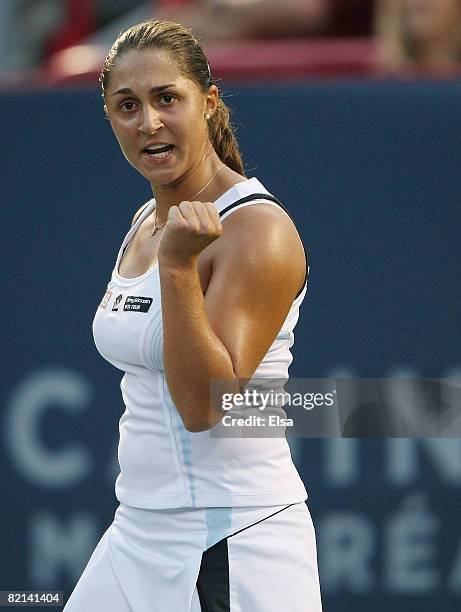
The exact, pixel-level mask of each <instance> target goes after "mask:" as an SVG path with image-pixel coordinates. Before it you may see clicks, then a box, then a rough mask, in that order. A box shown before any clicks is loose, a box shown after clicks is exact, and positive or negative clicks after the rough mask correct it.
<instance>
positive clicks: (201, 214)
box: [158, 201, 222, 265]
mask: <svg viewBox="0 0 461 612" xmlns="http://www.w3.org/2000/svg"><path fill="white" fill-rule="evenodd" d="M221 234H222V225H221V220H220V218H219V213H218V211H217V209H216V207H215V206H214V204H212V203H211V202H186V201H185V202H181V204H179V206H172V207H171V208H170V210H169V211H168V219H167V223H166V225H165V229H164V230H163V234H162V238H161V240H160V244H159V252H158V259H159V263H161V262H168V263H170V264H172V265H184V264H186V265H187V264H189V263H191V262H192V261H193V260H195V259H196V258H197V256H198V255H199V254H200V253H201V252H202V251H203V250H204V249H205V248H206V247H207V246H208V245H209V244H211V243H212V242H214V241H215V240H216V239H217V238H219V237H220V236H221Z"/></svg>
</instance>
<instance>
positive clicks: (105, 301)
mask: <svg viewBox="0 0 461 612" xmlns="http://www.w3.org/2000/svg"><path fill="white" fill-rule="evenodd" d="M111 297H112V291H106V293H105V294H104V295H103V297H102V300H101V303H100V304H99V306H100V308H104V309H105V308H106V306H107V304H108V303H109V302H110V298H111Z"/></svg>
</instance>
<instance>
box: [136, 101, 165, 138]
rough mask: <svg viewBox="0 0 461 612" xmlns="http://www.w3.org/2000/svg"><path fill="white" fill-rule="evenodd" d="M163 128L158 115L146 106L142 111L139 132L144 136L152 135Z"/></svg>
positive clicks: (150, 107) (153, 109)
mask: <svg viewBox="0 0 461 612" xmlns="http://www.w3.org/2000/svg"><path fill="white" fill-rule="evenodd" d="M162 127H163V121H162V119H161V117H160V113H159V112H158V111H157V110H156V109H155V108H153V107H152V106H150V105H146V106H145V107H144V109H143V113H142V118H141V123H140V125H139V128H138V129H139V131H140V132H143V133H145V134H148V135H150V134H154V133H155V132H157V131H158V130H160V129H161V128H162Z"/></svg>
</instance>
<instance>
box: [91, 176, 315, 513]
mask: <svg viewBox="0 0 461 612" xmlns="http://www.w3.org/2000/svg"><path fill="white" fill-rule="evenodd" d="M252 194H268V196H269V197H271V196H270V194H269V192H268V191H267V190H266V189H265V188H264V187H263V185H262V184H261V183H260V182H259V181H258V180H257V179H256V178H253V179H249V180H246V181H244V182H241V183H237V184H236V185H234V186H233V187H231V188H230V189H229V190H228V191H226V193H224V194H223V195H222V196H221V197H220V198H218V200H216V202H215V206H216V207H217V209H218V211H219V212H220V215H221V220H223V219H225V218H226V217H227V216H228V215H229V214H232V212H233V211H234V210H237V209H238V208H241V207H242V206H249V205H251V204H253V203H261V201H263V202H266V203H268V204H271V205H274V206H278V204H276V203H275V202H274V201H270V200H266V199H264V196H262V198H261V199H257V200H252V201H243V202H241V203H240V204H238V205H237V206H232V204H234V203H235V202H237V201H240V200H242V199H246V198H248V196H251V195H252ZM154 208H155V200H151V201H149V202H148V203H147V205H146V206H145V208H144V209H143V211H142V213H141V214H140V216H139V218H138V219H137V221H136V223H135V224H134V225H133V226H132V227H131V229H130V230H129V231H128V233H127V234H126V236H125V239H124V240H123V243H122V245H121V247H120V250H119V253H118V256H117V260H116V263H115V266H114V269H113V271H112V277H111V280H110V282H109V284H108V285H107V291H106V293H105V295H104V297H103V299H102V301H101V304H100V305H99V307H98V308H97V311H96V315H95V318H94V321H93V336H94V341H95V344H96V347H97V349H98V351H99V352H100V353H101V355H102V356H103V357H104V358H105V359H106V360H107V361H109V362H110V363H111V364H112V365H114V366H115V367H116V368H119V369H120V370H122V371H123V372H124V373H125V374H124V376H123V378H122V381H121V384H120V387H121V391H122V396H123V401H124V404H125V412H124V414H123V415H122V417H121V419H120V424H119V430H120V442H119V447H118V459H119V463H120V474H119V476H118V477H117V480H116V484H115V492H116V496H117V499H118V500H119V501H120V502H121V503H124V504H127V505H129V506H134V507H137V508H146V509H155V508H183V507H233V506H246V507H251V506H273V505H282V504H291V503H297V502H301V501H304V500H305V499H306V498H307V493H306V490H305V488H304V485H303V483H302V481H301V479H300V477H299V475H298V472H297V471H296V468H295V466H294V465H293V462H292V459H291V454H290V449H289V446H288V443H287V441H286V439H285V437H282V438H236V437H229V438H223V437H219V438H218V437H211V436H210V431H202V432H197V433H194V432H189V431H187V429H186V428H185V427H184V425H183V423H182V420H181V418H180V416H179V414H178V411H177V410H176V407H175V406H174V404H173V401H172V399H171V396H170V393H169V390H168V387H167V384H166V380H165V375H164V367H163V345H162V311H161V299H160V278H159V273H158V264H156V265H154V266H152V267H151V268H150V269H149V270H147V272H145V273H144V274H142V275H141V276H137V277H135V278H124V277H122V276H120V274H119V273H118V267H119V263H120V260H121V257H122V253H123V251H124V248H125V247H126V246H127V245H128V243H129V241H130V240H131V239H132V237H133V235H134V234H135V232H136V231H137V229H138V227H139V226H140V224H141V223H142V222H143V220H144V219H145V217H146V216H147V215H149V214H150V213H151V212H152V210H153V209H154ZM306 289H307V284H305V285H304V287H303V289H302V290H301V292H300V293H299V294H298V296H297V297H296V299H295V300H294V302H293V304H292V306H291V308H290V311H289V313H288V316H287V318H286V320H285V322H284V324H283V325H282V328H281V329H280V332H279V333H278V335H277V337H276V339H275V340H274V342H273V344H272V346H271V347H270V349H269V351H268V352H267V354H266V356H265V357H264V359H263V360H262V362H261V363H260V365H259V367H258V369H257V370H256V372H255V374H254V378H257V377H261V378H273V379H288V366H289V365H290V363H291V361H292V355H291V353H290V347H291V346H292V345H293V342H294V335H293V329H294V327H295V325H296V322H297V320H298V317H299V306H300V304H301V302H302V300H303V298H304V296H305V294H306Z"/></svg>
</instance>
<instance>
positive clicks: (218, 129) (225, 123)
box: [208, 97, 245, 176]
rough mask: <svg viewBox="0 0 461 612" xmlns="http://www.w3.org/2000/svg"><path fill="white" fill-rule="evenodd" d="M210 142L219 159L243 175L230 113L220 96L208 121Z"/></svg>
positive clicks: (243, 171)
mask: <svg viewBox="0 0 461 612" xmlns="http://www.w3.org/2000/svg"><path fill="white" fill-rule="evenodd" d="M208 131H209V134H210V140H211V144H212V145H213V148H214V150H215V151H216V153H217V154H218V157H219V159H220V160H221V161H222V162H224V163H225V164H226V166H229V168H231V169H232V170H234V171H235V172H238V173H239V174H242V175H243V176H245V170H244V167H243V161H242V156H241V153H240V149H239V146H238V143H237V139H236V138H235V135H234V130H233V128H232V125H231V123H230V113H229V109H228V108H227V106H226V104H225V103H224V102H223V101H222V99H221V97H220V98H219V101H218V106H217V108H216V111H215V113H214V115H213V116H212V117H211V119H210V121H209V122H208Z"/></svg>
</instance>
